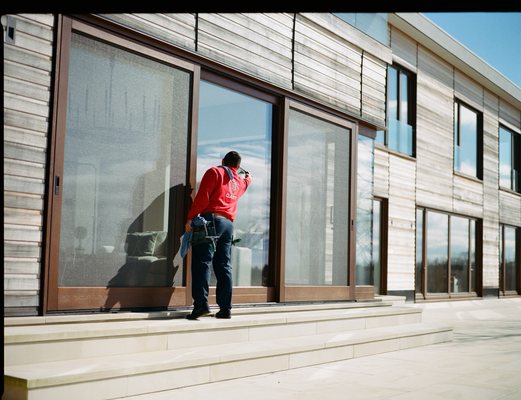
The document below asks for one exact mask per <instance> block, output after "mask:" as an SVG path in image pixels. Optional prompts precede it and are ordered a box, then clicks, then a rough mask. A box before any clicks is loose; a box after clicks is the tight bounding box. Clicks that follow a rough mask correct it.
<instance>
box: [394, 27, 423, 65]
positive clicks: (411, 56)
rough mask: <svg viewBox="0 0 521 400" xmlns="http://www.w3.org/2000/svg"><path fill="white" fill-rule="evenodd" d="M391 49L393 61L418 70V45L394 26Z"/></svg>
mask: <svg viewBox="0 0 521 400" xmlns="http://www.w3.org/2000/svg"><path fill="white" fill-rule="evenodd" d="M391 49H392V51H393V61H396V62H397V63H398V64H400V65H402V66H403V67H405V68H409V69H411V70H412V72H416V68H417V64H418V57H417V53H418V46H417V44H416V42H415V41H414V40H412V39H411V38H410V37H409V36H407V35H405V34H404V33H403V32H401V31H399V30H398V29H396V28H394V27H391Z"/></svg>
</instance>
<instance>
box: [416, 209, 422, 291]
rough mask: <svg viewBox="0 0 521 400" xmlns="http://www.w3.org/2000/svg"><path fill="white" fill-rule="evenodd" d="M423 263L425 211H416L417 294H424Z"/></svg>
mask: <svg viewBox="0 0 521 400" xmlns="http://www.w3.org/2000/svg"><path fill="white" fill-rule="evenodd" d="M422 263H423V210H422V209H417V210H416V275H415V278H414V282H415V290H416V293H422V279H423V276H422Z"/></svg>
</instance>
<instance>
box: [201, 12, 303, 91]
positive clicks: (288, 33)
mask: <svg viewBox="0 0 521 400" xmlns="http://www.w3.org/2000/svg"><path fill="white" fill-rule="evenodd" d="M292 29H293V15H292V14H282V13H280V14H261V13H253V14H204V13H203V14H198V41H197V51H198V53H199V54H201V55H203V56H206V57H208V58H210V59H212V60H215V61H218V62H221V63H223V64H226V65H227V66H229V67H232V68H235V69H237V70H239V71H242V72H245V73H247V74H250V75H253V76H255V77H257V78H259V79H262V80H265V81H268V82H270V83H271V84H274V85H276V86H279V87H283V88H289V89H290V88H291V73H292V57H291V51H292V43H291V41H292Z"/></svg>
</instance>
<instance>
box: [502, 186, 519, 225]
mask: <svg viewBox="0 0 521 400" xmlns="http://www.w3.org/2000/svg"><path fill="white" fill-rule="evenodd" d="M499 222H501V223H503V224H509V225H515V226H520V227H521V196H519V194H517V193H511V192H506V191H503V190H500V191H499Z"/></svg>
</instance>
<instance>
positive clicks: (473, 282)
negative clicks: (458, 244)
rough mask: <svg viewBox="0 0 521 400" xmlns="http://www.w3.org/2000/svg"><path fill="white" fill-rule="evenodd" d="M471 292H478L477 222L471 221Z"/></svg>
mask: <svg viewBox="0 0 521 400" xmlns="http://www.w3.org/2000/svg"><path fill="white" fill-rule="evenodd" d="M469 246H470V291H471V292H475V291H476V277H477V269H476V221H475V220H473V219H471V220H470V244H469Z"/></svg>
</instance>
